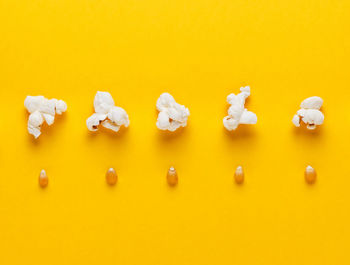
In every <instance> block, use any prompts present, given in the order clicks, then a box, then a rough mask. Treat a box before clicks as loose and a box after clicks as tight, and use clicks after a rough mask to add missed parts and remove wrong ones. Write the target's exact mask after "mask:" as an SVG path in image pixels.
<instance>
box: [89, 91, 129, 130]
mask: <svg viewBox="0 0 350 265" xmlns="http://www.w3.org/2000/svg"><path fill="white" fill-rule="evenodd" d="M94 108H95V113H94V114H92V116H90V117H89V118H88V119H87V121H86V125H87V127H88V129H89V130H90V131H97V130H98V126H99V125H100V124H101V125H102V126H103V127H105V128H107V129H111V130H113V131H115V132H118V131H119V129H120V127H121V126H122V125H124V126H125V127H128V126H129V124H130V122H129V116H128V114H127V113H126V111H125V110H124V109H122V108H120V107H116V106H115V104H114V100H113V98H112V96H111V94H109V93H108V92H100V91H97V93H96V96H95V100H94Z"/></svg>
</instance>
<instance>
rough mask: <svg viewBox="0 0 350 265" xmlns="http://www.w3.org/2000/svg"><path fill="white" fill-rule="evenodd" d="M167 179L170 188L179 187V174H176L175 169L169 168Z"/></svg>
mask: <svg viewBox="0 0 350 265" xmlns="http://www.w3.org/2000/svg"><path fill="white" fill-rule="evenodd" d="M166 178H167V181H168V184H169V186H172V187H173V186H176V185H177V183H178V176H177V172H176V170H175V168H173V167H171V168H169V170H168V173H167V176H166Z"/></svg>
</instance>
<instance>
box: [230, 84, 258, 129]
mask: <svg viewBox="0 0 350 265" xmlns="http://www.w3.org/2000/svg"><path fill="white" fill-rule="evenodd" d="M240 91H241V93H239V94H238V95H235V94H233V93H232V94H230V95H228V96H227V102H228V103H229V104H230V105H231V106H230V108H229V109H228V116H226V117H225V118H224V121H223V122H224V127H225V128H226V129H227V130H229V131H232V130H236V129H237V127H238V125H239V124H256V123H257V121H258V118H257V116H256V114H255V113H253V112H251V111H248V110H247V109H246V108H245V107H244V104H245V100H246V98H248V97H249V96H250V87H249V86H246V87H241V88H240Z"/></svg>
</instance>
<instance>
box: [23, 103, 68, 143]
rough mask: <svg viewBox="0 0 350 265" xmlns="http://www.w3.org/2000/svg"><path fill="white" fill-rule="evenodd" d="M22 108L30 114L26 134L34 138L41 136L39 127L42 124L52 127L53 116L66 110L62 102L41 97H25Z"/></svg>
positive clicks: (65, 105)
mask: <svg viewBox="0 0 350 265" xmlns="http://www.w3.org/2000/svg"><path fill="white" fill-rule="evenodd" d="M24 106H25V107H26V109H27V110H28V112H29V113H30V115H29V119H28V132H29V133H30V134H32V135H33V136H34V137H35V138H38V137H39V136H40V134H41V131H40V130H41V126H42V124H43V123H44V122H46V123H47V124H48V125H52V124H53V123H54V121H55V114H59V115H61V114H62V113H63V112H65V111H66V110H67V104H66V103H65V102H64V101H63V100H57V99H47V98H45V97H43V96H35V97H33V96H27V97H26V99H25V100H24Z"/></svg>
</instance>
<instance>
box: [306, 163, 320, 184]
mask: <svg viewBox="0 0 350 265" xmlns="http://www.w3.org/2000/svg"><path fill="white" fill-rule="evenodd" d="M316 177H317V173H316V171H315V169H314V168H313V167H311V166H307V167H306V169H305V181H306V182H307V183H309V184H312V183H314V182H315V181H316Z"/></svg>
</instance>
